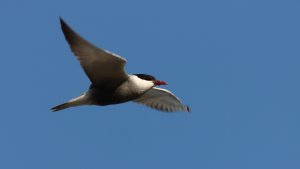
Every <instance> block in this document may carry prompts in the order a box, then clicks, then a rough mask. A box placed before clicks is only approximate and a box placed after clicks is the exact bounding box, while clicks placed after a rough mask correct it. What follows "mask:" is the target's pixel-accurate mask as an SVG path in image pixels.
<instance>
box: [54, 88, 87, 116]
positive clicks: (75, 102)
mask: <svg viewBox="0 0 300 169" xmlns="http://www.w3.org/2000/svg"><path fill="white" fill-rule="evenodd" d="M89 104H91V100H90V99H89V96H88V95H87V94H86V93H84V94H82V95H81V96H78V97H76V98H74V99H71V100H70V101H68V102H66V103H63V104H60V105H58V106H55V107H53V108H51V110H52V111H53V112H56V111H59V110H63V109H66V108H69V107H75V106H82V105H89Z"/></svg>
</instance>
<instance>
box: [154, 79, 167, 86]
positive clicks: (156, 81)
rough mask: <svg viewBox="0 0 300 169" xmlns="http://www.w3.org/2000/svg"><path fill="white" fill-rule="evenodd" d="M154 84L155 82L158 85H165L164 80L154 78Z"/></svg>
mask: <svg viewBox="0 0 300 169" xmlns="http://www.w3.org/2000/svg"><path fill="white" fill-rule="evenodd" d="M154 84H155V85H158V86H159V85H167V83H166V82H164V81H160V80H155V81H154Z"/></svg>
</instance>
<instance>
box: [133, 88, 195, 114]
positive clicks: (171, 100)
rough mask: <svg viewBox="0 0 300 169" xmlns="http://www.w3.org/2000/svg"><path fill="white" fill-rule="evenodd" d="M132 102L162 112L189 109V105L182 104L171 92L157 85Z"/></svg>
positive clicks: (186, 110)
mask: <svg viewBox="0 0 300 169" xmlns="http://www.w3.org/2000/svg"><path fill="white" fill-rule="evenodd" d="M134 102H136V103H140V104H143V105H145V106H148V107H150V108H153V109H156V110H160V111H164V112H176V111H185V112H189V111H190V109H189V107H188V106H185V105H183V104H182V103H181V101H180V100H179V98H177V97H176V96H175V95H174V94H173V93H171V92H170V91H168V90H166V89H162V88H157V87H153V88H152V89H150V90H148V91H147V92H146V93H145V94H144V95H142V96H141V97H140V98H138V99H136V100H134Z"/></svg>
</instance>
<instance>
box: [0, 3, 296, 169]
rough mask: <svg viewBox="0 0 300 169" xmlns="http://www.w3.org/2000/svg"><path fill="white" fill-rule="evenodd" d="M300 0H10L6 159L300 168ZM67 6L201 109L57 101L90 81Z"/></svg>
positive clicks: (0, 153) (15, 167) (89, 34)
mask: <svg viewBox="0 0 300 169" xmlns="http://www.w3.org/2000/svg"><path fill="white" fill-rule="evenodd" d="M299 9H300V2H299V1H296V0H281V1H278V0H269V1H268V0H227V1H224V0H205V1H201V0H199V1H196V0H195V1H186V0H185V1H183V0H182V1H176V0H174V1H173V0H169V1H161V0H151V1H138V0H136V1H133V0H126V1H123V0H119V1H117V0H106V1H103V0H94V1H92V0H85V1H62V0H51V1H50V0H49V1H40V0H35V1H34V0H28V1H16V0H1V1H0V21H1V24H0V30H1V31H0V49H1V62H0V76H1V83H0V86H1V89H0V92H1V97H0V101H1V102H0V104H1V109H0V168H2V169H67V168H72V169H100V168H105V169H184V168H186V169H266V168H270V169H282V168H288V169H299V168H300V132H299V130H300V123H299V121H300V104H299V103H300V89H299V86H300V78H299V77H300V76H299V73H300V66H299V65H300V33H299V32H300V21H299V16H300V10H299ZM59 16H61V17H63V18H64V19H65V21H66V22H67V23H68V24H69V25H70V26H72V27H73V28H74V29H75V30H76V31H77V32H79V33H80V34H81V35H82V36H84V37H85V38H87V39H88V40H90V41H91V42H93V43H94V44H96V45H97V46H100V47H102V48H105V49H107V50H110V51H112V52H114V53H117V54H119V55H122V56H124V57H125V58H126V59H127V60H128V63H127V65H126V70H127V72H129V73H148V74H153V75H155V76H156V77H157V78H158V79H161V80H165V81H167V82H168V84H169V85H168V86H166V88H167V89H169V90H171V91H172V92H173V93H175V94H176V95H177V96H178V97H180V98H181V100H182V101H183V103H185V104H188V105H189V106H190V107H191V109H192V113H191V114H188V113H172V114H168V113H161V112H158V111H155V110H152V109H149V108H147V107H144V106H141V105H137V104H134V103H126V104H120V105H115V106H106V107H97V106H90V107H88V106H86V107H78V108H70V109H67V110H64V111H61V112H58V113H53V112H51V111H50V108H51V107H53V106H55V105H57V104H60V103H63V102H65V101H67V100H69V99H71V98H72V97H75V96H78V95H79V94H81V93H82V92H84V91H85V90H86V89H87V88H88V86H89V81H88V78H87V77H86V76H85V74H84V73H83V71H82V69H81V67H80V65H79V64H78V62H77V60H76V59H75V57H74V56H73V55H72V53H71V52H70V49H69V47H68V45H67V43H66V41H65V39H64V37H63V34H62V32H61V30H60V25H59Z"/></svg>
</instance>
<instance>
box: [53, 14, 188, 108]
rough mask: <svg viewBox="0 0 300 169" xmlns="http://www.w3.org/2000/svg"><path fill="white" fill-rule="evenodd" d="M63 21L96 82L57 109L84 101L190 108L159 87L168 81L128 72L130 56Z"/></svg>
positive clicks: (70, 42)
mask: <svg viewBox="0 0 300 169" xmlns="http://www.w3.org/2000/svg"><path fill="white" fill-rule="evenodd" d="M60 21H61V27H62V30H63V33H64V35H65V38H66V40H67V41H68V43H69V45H70V47H71V50H72V51H73V53H74V54H75V55H76V57H77V59H78V60H79V61H80V64H81V66H82V67H83V69H84V71H85V73H86V74H87V76H88V77H89V79H90V80H91V82H92V84H91V85H90V88H89V90H88V91H87V92H85V93H84V94H82V95H80V96H78V97H76V98H74V99H71V100H70V101H68V102H66V103H63V104H61V105H58V106H55V107H53V108H52V110H53V111H59V110H62V109H66V108H69V107H75V106H81V105H100V106H106V105H112V104H119V103H124V102H128V101H134V102H137V103H141V104H144V105H146V106H149V107H151V108H154V109H157V110H161V111H166V112H172V111H189V108H188V107H187V106H184V105H182V104H181V102H180V100H179V99H178V98H177V97H176V96H175V95H173V94H172V93H171V92H169V91H167V90H165V89H160V88H156V87H155V86H157V85H165V84H166V83H165V82H163V81H159V80H156V79H155V78H154V77H153V76H151V75H146V74H133V75H130V74H127V73H126V72H125V70H124V65H125V63H126V59H124V58H122V57H120V56H118V55H116V54H113V53H111V52H108V51H106V50H103V49H100V48H97V47H96V46H94V45H92V44H91V43H89V42H88V41H86V40H85V39H83V38H82V37H81V36H79V35H78V34H77V33H76V32H74V31H73V30H72V29H71V28H70V27H69V26H68V25H67V24H66V23H65V22H64V21H63V20H62V19H61V20H60ZM147 100H148V101H147Z"/></svg>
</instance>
